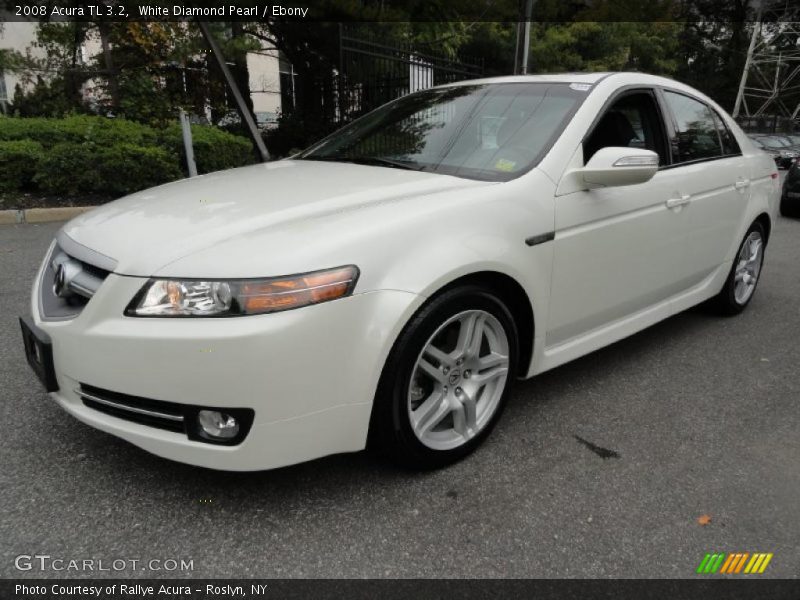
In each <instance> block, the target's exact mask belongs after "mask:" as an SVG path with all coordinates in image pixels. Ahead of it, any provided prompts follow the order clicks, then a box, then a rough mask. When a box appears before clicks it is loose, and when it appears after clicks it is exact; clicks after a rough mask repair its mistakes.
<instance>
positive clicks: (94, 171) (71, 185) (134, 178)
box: [35, 142, 180, 196]
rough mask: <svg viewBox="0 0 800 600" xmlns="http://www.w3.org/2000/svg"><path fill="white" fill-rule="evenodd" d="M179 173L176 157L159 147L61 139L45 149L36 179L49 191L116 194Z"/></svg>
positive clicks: (140, 187)
mask: <svg viewBox="0 0 800 600" xmlns="http://www.w3.org/2000/svg"><path fill="white" fill-rule="evenodd" d="M179 177H180V171H179V169H178V165H177V164H176V161H175V158H174V157H173V156H172V155H170V154H169V153H168V152H166V151H165V150H163V149H161V148H156V147H149V148H145V147H142V146H136V145H134V144H128V143H124V142H123V143H118V144H115V145H112V146H107V147H101V146H97V145H95V144H75V143H70V142H64V143H60V144H56V145H55V146H53V147H52V148H51V149H50V150H49V151H48V152H47V154H46V155H45V157H44V159H43V160H42V161H41V164H40V166H39V169H38V172H37V173H36V176H35V181H36V183H38V184H39V187H40V188H41V189H42V190H44V191H45V192H48V193H52V194H69V195H78V194H104V195H112V196H119V195H123V194H129V193H132V192H135V191H137V190H141V189H145V188H149V187H153V186H156V185H159V184H162V183H166V182H168V181H172V180H174V179H177V178H179Z"/></svg>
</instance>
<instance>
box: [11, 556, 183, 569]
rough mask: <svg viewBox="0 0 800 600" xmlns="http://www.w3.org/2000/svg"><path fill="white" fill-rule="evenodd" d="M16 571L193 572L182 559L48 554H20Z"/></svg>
mask: <svg viewBox="0 0 800 600" xmlns="http://www.w3.org/2000/svg"><path fill="white" fill-rule="evenodd" d="M14 568H16V569H17V571H68V572H93V571H112V572H113V571H170V572H171V571H194V560H186V559H183V558H179V559H174V558H151V559H138V558H115V559H113V560H106V559H102V558H62V557H53V556H50V555H49V554H20V555H19V556H17V557H16V558H15V559H14Z"/></svg>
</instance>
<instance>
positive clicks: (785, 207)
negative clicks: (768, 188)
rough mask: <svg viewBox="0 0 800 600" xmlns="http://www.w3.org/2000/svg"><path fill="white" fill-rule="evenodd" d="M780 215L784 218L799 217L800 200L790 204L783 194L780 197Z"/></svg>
mask: <svg viewBox="0 0 800 600" xmlns="http://www.w3.org/2000/svg"><path fill="white" fill-rule="evenodd" d="M781 215H783V216H784V217H794V218H796V217H800V200H795V201H794V202H790V201H789V198H788V197H787V196H786V194H784V195H783V196H782V197H781Z"/></svg>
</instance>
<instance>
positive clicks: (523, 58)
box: [514, 0, 535, 75]
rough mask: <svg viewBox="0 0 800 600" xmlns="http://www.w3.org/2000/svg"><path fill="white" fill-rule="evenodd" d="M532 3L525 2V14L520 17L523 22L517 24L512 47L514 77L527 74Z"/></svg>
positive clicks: (527, 0)
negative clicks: (515, 37)
mask: <svg viewBox="0 0 800 600" xmlns="http://www.w3.org/2000/svg"><path fill="white" fill-rule="evenodd" d="M534 2H535V0H525V13H524V15H522V14H521V15H520V16H521V17H522V18H523V20H522V21H518V22H517V43H516V44H515V45H514V74H515V75H526V74H527V73H528V54H530V50H531V15H532V14H533V4H534ZM520 6H521V5H520ZM520 12H521V11H520Z"/></svg>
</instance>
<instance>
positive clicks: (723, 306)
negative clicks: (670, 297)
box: [711, 221, 767, 316]
mask: <svg viewBox="0 0 800 600" xmlns="http://www.w3.org/2000/svg"><path fill="white" fill-rule="evenodd" d="M754 231H757V232H758V233H759V234H761V240H762V244H763V248H766V244H767V236H766V232H765V231H764V227H763V226H762V225H761V223H759V222H758V221H755V222H754V223H753V224H752V225H750V228H749V229H748V230H747V233H745V234H744V238H742V242H741V243H740V244H739V248H738V249H737V250H736V256H735V257H734V259H733V264H732V265H731V270H730V273H728V278H727V279H726V280H725V285H724V286H723V287H722V291H720V293H719V294H717V296H716V297H714V298H713V299H712V301H711V305H712V307H713V308H714V309H715V311H716V312H718V313H719V314H722V315H725V316H732V315H738V314H739V313H741V312H742V311H743V310H744V309H745V308H747V305H748V304H750V301H751V300H752V299H753V296H755V293H756V288H758V282H759V281H760V280H761V269H762V268H763V265H764V251H763V249H762V252H761V262H760V264H759V273H758V277H757V278H756V282H755V288H754V289H753V292H752V293H751V294H750V296H749V297H748V298H747V299H746V300H745V301H744V302H739V301H737V300H736V295H735V286H736V280H735V277H736V266H737V264H738V262H739V253H740V252H741V251H742V246H744V243H745V241H746V240H747V238H748V236H750V234H751V233H753V232H754Z"/></svg>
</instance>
